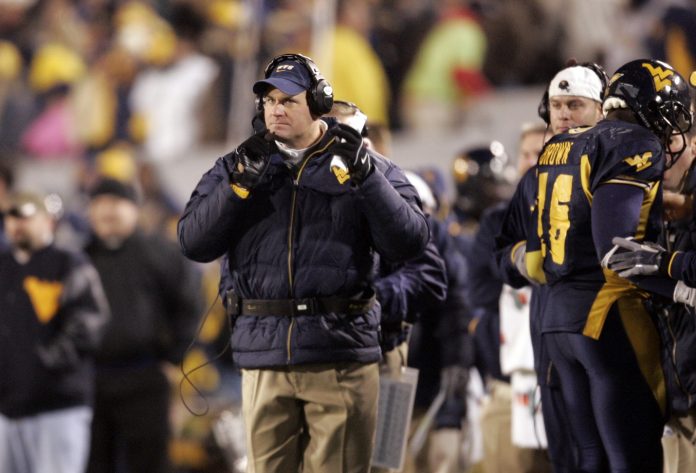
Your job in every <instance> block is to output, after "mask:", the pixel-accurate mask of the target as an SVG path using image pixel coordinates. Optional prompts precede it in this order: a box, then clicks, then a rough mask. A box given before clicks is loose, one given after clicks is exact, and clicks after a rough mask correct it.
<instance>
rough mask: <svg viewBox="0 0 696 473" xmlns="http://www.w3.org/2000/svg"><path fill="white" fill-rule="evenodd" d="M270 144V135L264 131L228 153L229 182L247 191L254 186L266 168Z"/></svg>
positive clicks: (259, 180)
mask: <svg viewBox="0 0 696 473" xmlns="http://www.w3.org/2000/svg"><path fill="white" fill-rule="evenodd" d="M272 144H273V141H272V138H271V135H270V134H269V133H267V132H265V131H264V132H260V133H257V134H255V135H253V136H252V137H251V138H249V139H247V140H246V141H245V142H244V143H242V144H241V145H239V146H238V147H237V150H236V151H235V152H234V153H231V155H230V156H231V159H232V162H231V163H230V164H229V166H228V171H229V173H230V182H231V183H232V184H236V185H237V186H239V187H241V188H243V189H245V190H247V191H248V190H251V189H253V188H254V187H256V185H258V183H259V182H261V179H262V178H263V175H264V174H265V173H266V170H267V169H268V163H269V162H270V157H271V147H272Z"/></svg>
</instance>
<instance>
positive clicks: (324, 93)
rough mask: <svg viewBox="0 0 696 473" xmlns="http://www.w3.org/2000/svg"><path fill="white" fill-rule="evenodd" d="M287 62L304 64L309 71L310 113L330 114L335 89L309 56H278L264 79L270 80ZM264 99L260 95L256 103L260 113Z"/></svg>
mask: <svg viewBox="0 0 696 473" xmlns="http://www.w3.org/2000/svg"><path fill="white" fill-rule="evenodd" d="M285 61H295V62H298V63H300V64H302V66H304V67H305V68H306V69H307V71H309V76H310V77H311V81H312V84H311V86H310V88H309V90H307V105H308V106H309V111H310V112H311V113H312V115H316V116H321V115H325V114H327V113H329V112H330V111H331V107H332V106H333V101H334V98H333V88H332V87H331V84H329V82H328V81H327V80H326V79H325V78H324V76H323V75H322V74H321V72H320V71H319V68H318V67H317V65H316V64H314V61H312V60H311V59H310V58H308V57H307V56H303V55H302V54H281V55H280V56H277V57H276V58H274V59H273V60H272V61H271V62H270V63H269V64H268V65H267V66H266V69H265V70H264V73H263V75H264V78H265V79H268V78H269V77H270V76H271V74H272V73H273V70H274V69H275V68H276V66H278V65H279V64H280V63H281V62H285ZM262 98H263V97H261V96H260V95H259V96H258V97H257V101H256V102H257V103H256V106H257V108H258V111H259V112H263V100H262Z"/></svg>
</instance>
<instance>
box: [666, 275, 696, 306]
mask: <svg viewBox="0 0 696 473" xmlns="http://www.w3.org/2000/svg"><path fill="white" fill-rule="evenodd" d="M672 300H674V302H681V303H682V304H686V305H688V306H691V307H696V289H694V288H693V287H689V286H687V285H686V284H685V283H684V281H677V285H676V286H674V294H673V295H672Z"/></svg>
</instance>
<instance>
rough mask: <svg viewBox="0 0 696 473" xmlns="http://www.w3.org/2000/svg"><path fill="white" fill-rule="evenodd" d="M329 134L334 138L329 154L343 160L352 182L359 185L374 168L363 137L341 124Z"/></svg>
mask: <svg viewBox="0 0 696 473" xmlns="http://www.w3.org/2000/svg"><path fill="white" fill-rule="evenodd" d="M330 132H331V133H332V134H333V135H334V136H335V137H336V142H335V144H334V145H333V146H332V147H331V150H330V152H331V153H332V154H334V155H337V156H340V157H341V158H342V159H343V162H345V163H346V166H347V167H348V172H349V173H350V177H351V179H352V180H353V182H355V183H356V184H361V183H362V182H363V181H364V180H365V178H366V177H367V176H369V175H370V173H371V172H372V170H373V168H374V167H373V165H372V159H371V158H370V154H369V153H368V152H367V147H366V146H365V143H363V137H362V136H360V133H358V132H357V131H355V130H354V129H353V128H352V127H350V126H349V125H345V124H343V123H339V124H338V125H337V126H335V127H334V128H332V129H331V130H330Z"/></svg>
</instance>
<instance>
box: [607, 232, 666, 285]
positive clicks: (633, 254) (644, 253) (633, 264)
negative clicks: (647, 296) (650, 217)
mask: <svg viewBox="0 0 696 473" xmlns="http://www.w3.org/2000/svg"><path fill="white" fill-rule="evenodd" d="M611 242H612V243H613V244H614V245H615V246H614V248H613V249H612V252H613V254H612V255H611V256H610V257H609V259H608V261H607V266H608V268H609V269H611V270H612V271H614V272H616V273H618V275H619V276H621V277H622V278H628V277H631V276H651V275H656V274H662V275H665V276H666V275H668V273H667V265H668V264H669V259H670V254H669V253H668V252H667V250H665V249H664V248H662V247H661V246H660V245H658V244H656V243H651V242H643V243H639V242H637V241H635V240H632V239H627V238H621V237H614V238H613V239H612V240H611ZM622 250H625V251H622Z"/></svg>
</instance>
